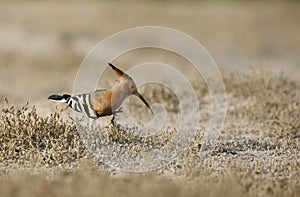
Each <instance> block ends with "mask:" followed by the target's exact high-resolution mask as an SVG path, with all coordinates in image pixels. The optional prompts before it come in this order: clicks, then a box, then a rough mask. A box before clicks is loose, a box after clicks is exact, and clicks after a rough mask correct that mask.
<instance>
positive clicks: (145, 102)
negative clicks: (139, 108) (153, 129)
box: [134, 91, 154, 115]
mask: <svg viewBox="0 0 300 197" xmlns="http://www.w3.org/2000/svg"><path fill="white" fill-rule="evenodd" d="M134 95H136V96H137V97H139V98H140V99H141V100H142V101H143V103H144V104H145V105H146V106H147V107H148V108H149V109H150V111H151V113H152V115H154V113H153V111H152V109H151V108H150V105H149V104H148V102H147V101H146V99H145V98H144V97H143V96H142V95H141V94H140V93H138V91H136V92H135V93H134Z"/></svg>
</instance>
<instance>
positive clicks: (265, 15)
mask: <svg viewBox="0 0 300 197" xmlns="http://www.w3.org/2000/svg"><path fill="white" fill-rule="evenodd" d="M299 19H300V3H299V1H271V0H269V1H226V0H213V1H196V0H194V1H179V0H177V1H171V0H165V1H154V0H152V1H151V0H149V1H146V0H144V1H134V0H127V1H125V0H124V1H97V0H90V1H79V0H78V1H67V0H66V1H0V84H1V85H0V96H1V97H3V96H6V97H8V98H9V100H10V101H11V102H13V103H14V104H16V105H18V104H24V103H25V102H26V101H29V102H30V103H31V104H36V105H39V104H41V103H43V105H44V104H45V102H46V98H47V96H48V95H49V94H51V93H61V92H72V85H73V82H74V79H75V77H76V72H77V69H78V68H79V66H80V63H81V62H82V60H83V58H84V57H85V55H86V54H87V53H88V52H89V51H90V50H91V49H92V48H93V47H94V46H95V45H97V44H98V43H99V42H100V41H102V40H103V39H105V38H107V37H108V36H110V35H112V34H115V33H117V32H119V31H122V30H125V29H128V28H133V27H137V26H147V25H151V26H165V27H170V28H174V29H178V30H180V31H182V32H185V33H186V34H188V35H190V36H192V37H194V38H195V39H197V40H198V41H199V42H200V43H201V44H202V45H203V46H204V47H205V48H206V49H207V50H208V51H209V52H210V54H211V55H212V56H213V58H214V59H215V61H216V63H217V65H218V66H219V68H220V70H221V72H222V74H223V75H224V76H225V75H227V74H228V73H231V72H233V71H240V72H248V71H249V70H251V68H254V69H262V68H263V69H267V70H271V71H272V72H274V73H281V72H284V74H285V75H286V76H288V78H290V79H293V80H298V81H299V76H300V56H299V52H300V24H299V23H300V22H299ZM120 44H121V43H120ZM131 59H132V60H131V63H134V62H135V61H134V59H135V58H134V56H133V58H131ZM120 63H122V64H123V63H124V62H120ZM124 64H126V65H127V66H129V65H128V64H129V63H124ZM46 103H47V102H46Z"/></svg>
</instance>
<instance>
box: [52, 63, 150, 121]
mask: <svg viewBox="0 0 300 197" xmlns="http://www.w3.org/2000/svg"><path fill="white" fill-rule="evenodd" d="M108 65H109V66H110V67H111V68H112V70H113V71H114V72H115V74H116V75H117V76H118V79H117V80H116V84H115V85H114V87H113V88H112V89H110V90H108V89H98V90H95V91H93V92H89V93H84V94H78V95H73V96H72V95H70V94H63V95H58V94H53V95H50V96H49V97H48V99H49V100H54V101H56V102H62V103H66V104H67V105H68V106H69V107H70V108H72V109H74V110H75V111H77V112H79V113H82V114H84V115H86V116H87V117H88V118H90V119H98V118H100V117H104V116H110V115H113V118H112V120H111V122H112V123H114V119H115V116H116V114H117V113H120V112H122V110H121V109H119V107H120V106H121V105H122V103H123V101H124V100H125V99H126V98H127V97H129V96H130V95H135V96H137V97H138V98H139V99H140V100H141V101H142V102H143V103H144V104H145V105H146V106H147V108H148V109H149V110H150V111H151V113H152V114H154V113H153V111H152V109H151V107H150V105H149V104H148V102H147V101H146V99H145V98H144V97H143V96H142V95H141V94H140V93H139V92H138V91H137V86H136V84H135V82H134V81H133V79H132V78H131V77H130V76H129V75H127V74H126V73H124V72H123V71H122V70H120V69H119V68H117V67H116V66H114V65H113V64H112V63H108ZM118 109H119V110H118Z"/></svg>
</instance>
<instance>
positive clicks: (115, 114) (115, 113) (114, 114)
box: [110, 107, 122, 126]
mask: <svg viewBox="0 0 300 197" xmlns="http://www.w3.org/2000/svg"><path fill="white" fill-rule="evenodd" d="M117 113H122V107H120V108H119V109H118V110H116V111H114V112H113V114H112V115H113V118H112V119H111V121H110V123H111V124H112V125H113V126H115V125H116V120H115V117H116V116H118V115H117Z"/></svg>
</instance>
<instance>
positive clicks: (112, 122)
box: [110, 113, 116, 126]
mask: <svg viewBox="0 0 300 197" xmlns="http://www.w3.org/2000/svg"><path fill="white" fill-rule="evenodd" d="M115 116H116V114H114V113H113V117H112V119H111V121H110V123H111V124H112V126H115V124H116V120H115Z"/></svg>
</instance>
